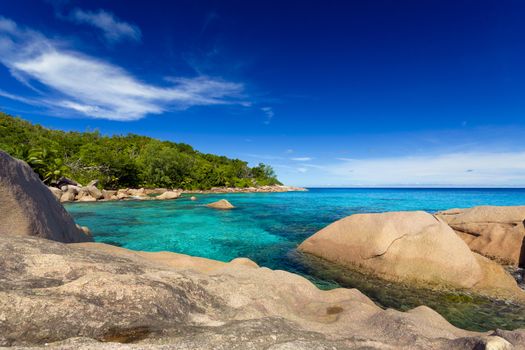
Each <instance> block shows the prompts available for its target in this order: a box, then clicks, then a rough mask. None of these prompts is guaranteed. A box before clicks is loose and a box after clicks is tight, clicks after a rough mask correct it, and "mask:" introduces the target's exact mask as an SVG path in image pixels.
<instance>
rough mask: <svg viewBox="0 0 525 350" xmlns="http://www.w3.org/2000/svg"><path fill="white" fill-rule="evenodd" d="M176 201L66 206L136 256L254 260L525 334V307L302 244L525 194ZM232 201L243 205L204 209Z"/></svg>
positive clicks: (414, 191) (515, 201)
mask: <svg viewBox="0 0 525 350" xmlns="http://www.w3.org/2000/svg"><path fill="white" fill-rule="evenodd" d="M196 196H197V198H198V200H196V201H191V200H190V199H189V195H185V196H183V197H181V198H179V199H177V200H174V201H120V202H97V203H71V204H66V209H67V210H68V211H69V212H70V213H71V214H72V215H73V216H74V218H75V220H76V222H77V223H79V224H80V225H84V226H88V227H89V228H90V229H91V231H92V233H93V236H94V238H95V240H96V241H97V242H104V243H108V244H113V245H117V246H121V247H125V248H128V249H134V250H145V251H172V252H177V253H184V254H189V255H194V256H201V257H206V258H211V259H216V260H222V261H229V260H231V259H234V258H236V257H248V258H250V259H252V260H254V261H255V262H257V263H258V264H259V265H261V266H266V267H269V268H272V269H281V270H287V271H291V272H295V273H298V274H301V275H303V276H305V277H306V278H308V279H310V280H311V281H312V282H313V283H315V284H317V286H318V287H320V288H323V289H330V288H336V287H347V288H358V289H359V290H361V291H362V292H363V293H365V294H366V295H368V296H369V297H370V298H372V299H373V300H374V301H375V302H376V303H377V304H378V305H380V306H383V307H392V308H396V309H399V310H408V309H410V308H413V307H415V306H418V305H427V306H430V307H432V308H434V309H435V310H436V311H438V312H439V313H441V314H442V315H443V316H444V317H445V318H447V319H448V320H449V321H450V322H451V323H453V324H455V325H457V326H460V327H462V328H467V329H472V330H487V329H494V328H504V329H514V328H523V327H525V306H522V305H514V304H511V303H509V302H507V301H500V300H489V299H486V298H482V297H478V296H475V295H470V294H469V293H468V292H464V291H451V292H438V291H428V290H415V289H413V288H410V287H408V286H403V285H399V284H393V283H388V282H385V281H382V280H378V279H376V278H373V277H371V276H366V275H363V274H361V273H359V272H358V271H348V270H342V269H340V268H338V267H337V266H334V265H332V264H329V263H326V262H324V261H320V260H319V259H315V258H311V257H308V256H305V255H303V254H300V253H298V252H297V251H296V247H297V245H298V244H300V243H301V242H302V241H303V240H304V239H306V238H307V237H309V236H311V235H312V234H314V233H315V232H316V231H318V230H319V229H321V228H323V227H324V226H326V225H328V224H330V223H331V222H333V221H336V220H338V219H340V218H343V217H345V216H348V215H351V214H355V213H372V212H384V211H398V210H424V211H428V212H435V211H439V210H444V209H449V208H466V207H472V206H476V205H525V189H486V188H483V189H458V188H450V189H445V188H388V189H386V188H370V189H365V188H329V189H327V188H311V189H309V191H307V192H287V193H239V194H197V195H196ZM222 198H225V199H227V200H228V201H230V202H231V203H232V204H233V205H234V206H235V207H236V208H235V209H233V210H231V211H220V210H214V209H210V208H207V207H206V206H205V204H207V203H210V202H213V201H216V200H219V199H222Z"/></svg>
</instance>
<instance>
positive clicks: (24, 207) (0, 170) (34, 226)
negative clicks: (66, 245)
mask: <svg viewBox="0 0 525 350" xmlns="http://www.w3.org/2000/svg"><path fill="white" fill-rule="evenodd" d="M0 193H1V195H0V212H1V213H2V219H1V220H0V236H3V235H18V236H38V237H43V238H48V239H52V240H55V241H59V242H85V241H90V240H91V239H90V238H89V237H87V236H85V235H84V234H83V233H82V231H81V230H79V229H78V228H77V227H76V226H75V223H74V221H73V218H72V217H71V216H70V215H69V214H68V213H67V212H66V210H65V209H64V208H63V207H62V205H60V203H59V202H58V201H57V200H56V198H55V197H54V195H53V194H52V193H51V192H50V191H49V189H48V188H47V187H46V186H45V185H44V184H43V183H42V181H40V179H39V178H38V175H37V174H36V173H35V172H34V171H33V170H32V169H31V167H29V165H27V164H26V163H25V162H23V161H20V160H17V159H14V158H12V157H11V156H9V155H8V154H7V153H5V152H2V151H0ZM0 271H1V270H0Z"/></svg>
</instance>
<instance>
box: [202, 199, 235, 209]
mask: <svg viewBox="0 0 525 350" xmlns="http://www.w3.org/2000/svg"><path fill="white" fill-rule="evenodd" d="M206 206H207V207H209V208H214V209H233V208H235V207H234V206H233V205H232V204H231V203H230V202H228V201H227V200H226V199H221V200H219V201H217V202H213V203H210V204H206Z"/></svg>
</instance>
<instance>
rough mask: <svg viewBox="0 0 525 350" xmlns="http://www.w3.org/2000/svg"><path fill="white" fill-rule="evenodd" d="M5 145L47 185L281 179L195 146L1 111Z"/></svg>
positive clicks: (0, 141) (208, 184) (233, 183)
mask: <svg viewBox="0 0 525 350" xmlns="http://www.w3.org/2000/svg"><path fill="white" fill-rule="evenodd" d="M0 149H1V150H4V151H5V152H7V153H9V154H10V155H12V156H13V157H16V158H19V159H22V160H25V161H26V162H27V163H29V165H31V167H32V168H33V169H34V170H35V171H36V172H37V173H38V174H39V176H40V178H41V179H42V180H43V181H44V182H45V183H47V184H51V183H53V182H54V181H56V180H57V179H59V178H60V177H62V176H65V177H68V178H71V179H73V180H75V181H78V182H79V183H87V182H89V181H91V180H93V179H98V180H99V183H100V184H101V185H102V186H103V187H104V188H108V189H110V188H113V189H115V188H124V187H150V188H152V187H167V188H183V189H192V190H197V189H210V188H212V187H222V186H227V187H250V186H265V185H276V184H280V182H279V181H278V180H277V178H276V175H275V173H274V171H273V169H272V168H271V167H270V166H268V165H265V164H262V163H261V164H259V165H258V166H255V167H250V166H248V163H247V162H245V161H242V160H239V159H230V158H227V157H224V156H218V155H214V154H206V153H201V152H199V151H197V150H195V149H193V147H191V146H190V145H187V144H184V143H175V142H170V141H160V140H157V139H153V138H151V137H146V136H140V135H134V134H128V135H125V136H124V135H114V136H104V135H102V134H100V132H98V131H93V132H74V131H69V132H65V131H61V130H51V129H47V128H45V127H42V126H40V125H36V124H32V123H30V122H28V121H25V120H23V119H20V118H17V117H12V116H10V115H7V114H4V113H0Z"/></svg>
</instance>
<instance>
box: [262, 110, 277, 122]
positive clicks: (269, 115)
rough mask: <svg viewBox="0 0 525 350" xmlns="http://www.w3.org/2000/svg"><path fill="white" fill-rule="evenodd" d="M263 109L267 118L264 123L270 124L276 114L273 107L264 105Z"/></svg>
mask: <svg viewBox="0 0 525 350" xmlns="http://www.w3.org/2000/svg"><path fill="white" fill-rule="evenodd" d="M261 111H263V112H264V114H265V115H266V120H265V121H264V124H266V125H268V124H270V123H271V121H272V119H273V116H274V115H275V114H274V112H273V109H272V107H262V108H261Z"/></svg>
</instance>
